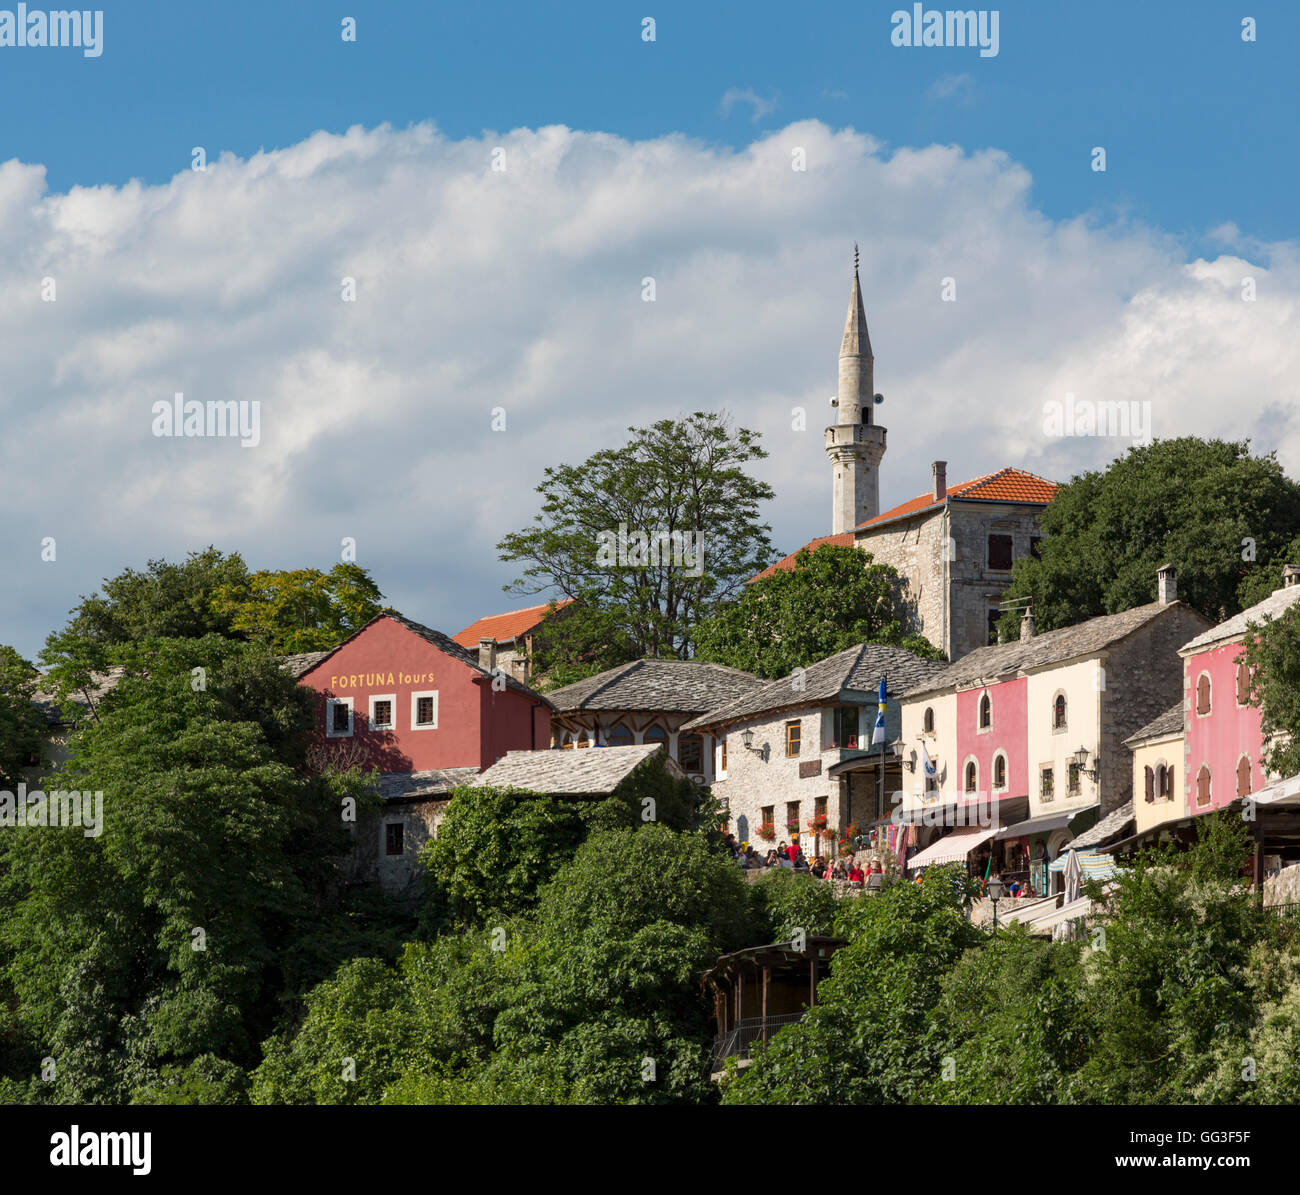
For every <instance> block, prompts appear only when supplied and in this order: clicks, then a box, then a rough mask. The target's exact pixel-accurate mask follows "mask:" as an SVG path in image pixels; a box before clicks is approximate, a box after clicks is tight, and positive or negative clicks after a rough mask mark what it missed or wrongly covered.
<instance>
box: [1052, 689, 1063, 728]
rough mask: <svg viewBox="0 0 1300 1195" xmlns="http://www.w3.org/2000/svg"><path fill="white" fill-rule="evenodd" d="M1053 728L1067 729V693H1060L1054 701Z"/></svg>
mask: <svg viewBox="0 0 1300 1195" xmlns="http://www.w3.org/2000/svg"><path fill="white" fill-rule="evenodd" d="M1052 729H1053V730H1064V729H1065V694H1064V693H1058V694H1057V695H1056V697H1055V698H1054V699H1053V701H1052Z"/></svg>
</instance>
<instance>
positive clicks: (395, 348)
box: [0, 0, 1300, 657]
mask: <svg viewBox="0 0 1300 1195" xmlns="http://www.w3.org/2000/svg"><path fill="white" fill-rule="evenodd" d="M7 4H8V0H0V25H2V24H3V13H4V11H5V10H6V5H7ZM11 7H14V6H11ZM895 7H896V6H895V5H894V4H871V3H859V4H852V5H850V4H844V5H840V4H820V5H814V6H811V7H810V6H796V5H789V4H786V5H764V4H747V5H744V6H736V7H732V6H726V7H723V6H721V5H714V4H703V3H697V4H664V5H659V4H657V3H653V0H652V2H651V3H650V4H649V5H647V6H645V7H636V8H633V7H631V6H629V5H625V4H621V3H610V2H608V0H606V2H604V3H590V4H583V3H564V4H549V5H539V4H530V5H517V4H508V3H495V4H491V5H488V4H472V5H465V6H461V7H460V9H459V11H447V9H448V8H449V6H446V5H440V4H432V3H429V4H398V3H385V4H354V3H352V2H351V0H345V4H344V6H342V7H340V8H332V7H331V6H326V5H324V4H322V3H319V2H316V0H313V2H311V3H307V2H303V3H287V2H282V3H274V2H266V0H264V2H263V3H261V4H253V3H223V4H221V5H214V4H206V3H176V2H172V3H169V4H163V3H152V2H147V0H133V2H132V3H130V4H110V5H109V6H108V7H107V8H106V10H105V30H104V51H103V54H102V56H100V57H98V58H94V59H87V58H85V57H83V56H82V54H81V53H80V51H79V50H75V49H46V48H19V47H8V46H3V45H0V111H3V113H4V120H3V122H2V123H0V322H2V323H3V326H4V328H5V335H6V343H7V344H8V345H9V346H10V349H9V350H8V351H7V352H6V353H5V354H4V355H3V356H0V427H3V428H4V433H5V434H4V435H3V436H0V476H2V477H4V478H5V479H6V481H8V482H10V484H9V486H8V487H7V489H6V498H7V501H8V502H9V512H10V517H9V518H8V519H6V520H5V521H4V522H3V524H0V555H2V556H3V558H4V559H5V560H6V561H8V562H11V565H12V567H11V568H9V569H8V571H7V574H6V585H5V586H4V587H3V589H2V590H0V642H6V643H11V644H13V645H14V646H16V647H18V648H19V649H20V650H21V651H22V652H24V654H26V655H28V656H29V657H34V656H35V655H36V653H37V652H38V651H39V649H40V644H41V642H42V641H43V639H44V637H45V635H46V634H47V633H48V632H49V631H50V630H51V629H53V628H55V627H57V626H59V625H61V624H62V622H63V620H64V617H65V612H66V611H67V610H68V609H69V608H70V607H71V606H73V605H74V604H75V602H76V600H77V597H78V595H80V594H85V593H90V592H92V591H94V590H95V589H96V588H97V587H98V586H99V583H100V581H101V579H102V578H104V577H106V576H112V575H115V574H117V573H119V572H120V571H121V570H122V569H123V568H125V567H127V566H132V567H135V568H140V567H143V566H144V564H145V562H146V561H148V560H149V559H151V558H157V557H166V558H169V559H179V558H183V557H184V555H185V553H186V552H188V551H190V550H193V549H197V548H201V547H203V546H205V545H207V544H209V543H213V544H216V545H217V546H219V547H221V548H223V549H224V550H226V551H238V552H241V553H242V554H243V555H244V556H245V558H246V559H247V560H248V562H249V563H250V565H252V566H253V567H255V568H293V567H307V566H311V567H318V568H322V569H328V568H329V567H331V566H332V565H333V564H334V563H335V562H336V561H337V559H338V557H339V550H340V543H341V541H342V540H343V539H344V538H345V537H350V538H354V539H355V540H356V541H357V544H358V562H359V563H361V564H362V565H364V566H365V567H367V568H369V569H370V570H371V571H372V573H373V574H374V576H375V577H376V579H377V580H378V581H379V583H380V585H381V586H382V588H383V589H384V592H385V593H386V595H387V596H388V598H389V600H390V601H391V603H392V604H393V605H394V606H396V607H397V608H398V609H401V610H403V611H404V612H406V613H407V614H409V615H410V616H411V617H414V618H417V619H419V620H420V621H422V622H425V623H428V624H429V625H432V626H436V627H439V628H441V629H443V630H446V631H448V632H454V631H456V630H458V629H459V628H461V627H462V626H465V625H466V624H468V623H469V622H471V621H473V620H474V619H475V618H477V617H479V616H481V615H483V614H486V613H497V612H500V611H503V610H507V609H510V608H512V607H517V606H523V605H527V604H530V602H531V601H534V600H536V599H535V598H533V599H530V598H527V597H522V596H515V595H511V594H505V593H503V592H502V589H503V586H505V585H506V584H507V583H509V582H510V581H511V580H512V579H513V577H514V576H515V573H516V570H515V569H514V567H513V566H507V565H504V564H502V563H501V562H500V561H498V560H497V558H496V552H495V544H496V543H497V542H498V541H499V540H500V539H501V537H502V536H503V535H505V534H506V533H507V532H510V531H515V530H518V529H520V528H522V527H523V526H525V525H526V524H527V523H528V522H529V520H530V519H531V517H532V515H533V513H534V511H535V510H536V496H535V494H534V487H535V486H536V485H537V483H538V481H539V480H540V478H541V472H542V469H543V468H544V467H545V466H547V465H550V464H557V463H561V462H566V463H577V462H580V461H581V460H583V459H585V458H586V457H587V456H589V455H590V454H591V453H593V452H595V451H597V450H599V449H602V448H608V447H611V446H616V445H618V444H620V443H622V442H623V441H624V439H625V437H626V429H627V427H628V425H629V424H631V425H636V426H645V425H647V424H648V423H650V422H652V421H654V420H657V419H662V418H671V417H675V416H678V415H681V414H684V413H686V412H689V411H693V410H700V409H708V410H719V409H722V410H726V411H728V412H730V413H731V414H732V415H733V416H734V418H735V419H736V421H737V422H738V423H740V424H742V425H743V426H746V427H749V428H752V429H754V430H756V431H758V432H759V433H760V434H761V435H762V437H763V443H764V444H765V446H766V447H767V449H768V451H769V453H770V455H769V457H768V459H767V460H765V461H764V462H762V463H761V465H759V466H756V472H758V473H759V474H760V475H761V476H763V477H764V479H765V480H767V481H768V482H770V483H771V484H772V485H773V487H774V488H775V490H776V493H777V500H776V501H774V502H772V503H770V504H769V506H768V509H767V510H766V511H765V516H766V518H767V519H768V520H769V521H770V523H771V525H772V528H773V539H774V542H775V544H776V546H777V547H778V548H779V549H781V550H782V551H791V550H793V549H795V548H797V547H798V546H799V545H800V544H802V543H804V542H806V541H807V540H808V539H810V538H812V537H814V536H817V535H821V534H824V533H825V532H826V531H827V530H829V527H828V523H829V518H830V472H829V466H828V464H827V461H826V458H825V454H824V440H823V431H822V428H823V427H824V424H825V421H826V420H827V419H828V418H829V407H828V405H827V399H828V396H829V395H830V393H831V392H832V390H833V388H834V385H835V375H836V354H837V352H838V347H839V343H840V336H841V330H842V328H843V323H844V313H845V307H846V304H847V299H848V289H849V280H850V261H851V251H852V250H851V247H852V244H853V242H854V241H855V240H856V241H859V242H861V244H862V261H863V290H864V294H865V297H866V307H867V315H868V320H869V322H870V327H871V338H872V344H873V348H874V350H875V354H876V372H875V379H876V384H877V386H878V387H879V388H880V390H881V391H882V392H883V393H884V395H885V396H886V403H885V405H884V407H883V408H882V409H881V410H880V411H879V412H878V416H879V419H880V422H882V423H883V424H884V425H885V426H886V427H887V428H888V435H889V448H888V452H887V453H886V456H885V459H884V461H883V463H882V466H881V473H880V497H881V502H882V505H883V506H884V507H886V508H887V507H889V506H892V505H894V504H896V503H898V502H901V501H904V500H906V499H908V498H911V497H913V496H914V495H916V494H918V493H920V492H921V491H923V490H924V489H926V488H927V487H928V486H929V484H930V462H931V461H933V460H946V461H947V462H948V477H949V480H950V482H951V483H956V482H958V481H961V480H966V479H969V478H972V477H975V476H978V475H980V474H982V473H986V472H990V471H992V470H995V469H998V468H1002V467H1004V466H1007V465H1018V466H1020V467H1023V468H1028V469H1030V470H1031V471H1033V472H1036V473H1039V474H1041V475H1043V476H1047V477H1052V478H1055V479H1058V480H1066V479H1068V478H1069V477H1070V476H1072V475H1074V474H1075V473H1077V472H1079V471H1081V470H1084V469H1093V468H1101V467H1104V466H1105V464H1106V463H1107V462H1108V461H1110V460H1112V459H1114V458H1115V457H1116V456H1118V455H1121V454H1122V453H1123V452H1124V451H1125V450H1126V448H1127V447H1128V443H1127V442H1126V441H1125V440H1124V439H1123V438H1115V437H1111V438H1100V437H1098V438H1086V437H1083V436H1071V435H1066V436H1061V435H1059V434H1057V435H1053V434H1050V433H1049V432H1047V431H1046V430H1045V422H1044V411H1045V410H1046V406H1045V404H1048V403H1054V404H1059V403H1061V402H1062V401H1063V400H1064V398H1065V396H1066V395H1073V396H1077V397H1078V398H1080V399H1083V400H1107V401H1108V400H1112V399H1118V400H1126V401H1128V402H1130V403H1138V404H1146V407H1147V408H1149V419H1148V420H1147V422H1146V426H1147V427H1148V428H1149V430H1151V431H1152V432H1153V434H1155V435H1156V436H1162V437H1167V436H1171V435H1179V434H1185V433H1188V432H1191V433H1194V434H1198V435H1202V436H1207V437H1211V436H1220V437H1231V438H1234V439H1236V438H1250V439H1251V441H1252V444H1253V445H1254V446H1255V448H1256V450H1257V451H1261V452H1267V451H1277V452H1278V454H1279V458H1280V459H1281V461H1282V463H1283V465H1284V466H1285V467H1286V468H1287V469H1288V470H1289V471H1290V472H1291V473H1292V474H1293V475H1297V476H1300V238H1297V235H1296V227H1295V195H1296V194H1297V192H1298V191H1300V178H1298V177H1297V171H1298V167H1297V163H1300V154H1298V153H1297V146H1296V138H1297V130H1296V124H1297V122H1296V112H1297V110H1298V109H1300V105H1298V104H1297V102H1296V83H1295V79H1296V76H1297V73H1298V72H1297V69H1296V66H1295V49H1296V47H1297V46H1298V45H1300V4H1295V3H1291V4H1286V5H1282V4H1276V3H1270V4H1267V5H1256V4H1254V3H1251V4H1250V5H1248V6H1247V7H1246V11H1245V12H1243V11H1242V10H1241V9H1233V10H1231V11H1230V10H1229V8H1228V6H1226V5H1223V4H1211V3H1184V4H1178V5H1174V4H1153V3H1146V4H1136V5H1131V6H1130V5H1125V4H1119V3H1109V2H1106V3H1095V4H1087V5H1085V4H1064V3H1057V2H1050V3H1049V2H1046V0H1044V2H1042V3H1021V2H1019V0H1016V2H1013V3H1007V4H1003V5H1001V6H1000V7H999V9H998V13H999V53H998V54H997V56H996V57H988V58H983V57H981V56H980V55H979V53H978V51H977V50H975V49H966V48H939V47H928V48H901V47H896V46H894V45H892V44H891V41H890V33H891V28H892V26H891V21H890V17H891V14H892V13H893V12H894V11H895ZM647 15H650V16H653V17H654V18H655V21H656V40H655V41H654V42H653V43H647V42H645V41H643V40H642V33H641V31H642V18H643V17H644V16H647ZM1243 15H1250V16H1253V17H1254V18H1255V19H1256V21H1257V34H1258V40H1257V41H1255V42H1254V43H1245V42H1243V41H1242V39H1241V19H1242V17H1243ZM344 16H353V17H355V18H356V20H357V29H358V40H357V42H356V43H355V44H350V43H344V42H343V41H342V39H341V38H340V20H341V18H342V17H344ZM728 96H730V97H731V98H730V100H728V98H727V97H728ZM194 146H202V147H203V148H204V150H205V152H206V154H207V157H208V160H209V162H210V166H209V169H208V170H207V171H206V172H204V173H198V172H195V171H192V170H191V169H190V164H191V150H192V148H193V147H194ZM1094 146H1103V147H1104V148H1105V150H1106V153H1107V170H1106V172H1105V173H1104V174H1103V173H1096V172H1094V171H1093V170H1092V169H1091V152H1092V149H1093V147H1094ZM497 147H503V148H504V149H505V151H506V157H507V159H508V163H509V166H508V169H507V170H506V171H503V172H500V173H498V172H496V171H494V170H493V169H492V167H491V166H490V164H489V163H490V161H491V159H492V156H493V153H494V151H495V149H496V148H497ZM796 149H798V150H800V151H806V153H807V158H808V169H807V171H806V172H802V173H795V172H793V171H792V169H791V163H792V157H791V155H792V152H793V151H795V150H796ZM133 180H137V181H133ZM647 276H651V277H655V278H656V279H657V283H658V289H657V299H656V301H655V302H654V303H647V302H645V301H644V291H643V286H642V280H643V279H644V278H646V277H647ZM345 277H346V278H351V279H354V280H355V284H356V286H355V292H356V301H355V302H349V301H342V300H341V293H342V292H341V285H340V284H341V280H342V279H343V278H345ZM948 278H952V279H955V280H956V292H955V293H956V301H953V302H949V301H947V300H945V299H942V298H941V280H944V279H948ZM1247 282H1249V291H1250V297H1249V299H1247V298H1246V294H1245V291H1246V284H1247ZM47 283H48V284H50V285H52V286H54V287H55V290H56V291H57V298H56V297H55V294H54V292H53V291H51V292H50V293H49V294H48V295H47V294H46V289H47ZM15 346H18V347H17V348H15ZM178 391H181V392H184V393H185V394H186V395H187V396H190V397H193V398H196V399H198V400H200V401H203V400H212V399H216V400H230V399H238V400H241V401H245V400H246V401H250V402H251V401H257V402H259V403H260V404H261V439H260V443H259V445H258V446H257V447H256V448H250V449H245V448H243V447H241V446H240V445H239V444H238V443H235V442H233V441H229V440H225V441H222V440H214V439H209V440H168V439H161V438H156V437H155V436H154V435H152V434H151V430H150V429H151V422H152V407H153V404H154V403H155V402H157V401H159V400H165V401H170V400H171V398H172V395H173V394H174V393H176V392H178ZM498 406H500V407H502V408H503V409H505V410H506V411H507V412H508V427H503V428H502V429H500V430H493V429H492V423H491V420H492V414H491V413H492V412H493V411H494V410H495V409H496V408H497V407H498ZM796 411H805V412H806V420H803V419H800V420H796V419H794V418H793V415H794V413H795V412H796ZM34 461H36V462H40V464H41V468H40V470H39V473H38V474H37V475H33V471H32V463H33V462H34ZM13 479H23V480H22V481H21V482H20V483H19V484H16V485H15V484H13ZM46 538H49V539H52V540H55V541H57V545H58V551H57V559H56V560H49V561H47V560H43V559H42V556H41V544H42V542H43V541H44V540H45V539H46Z"/></svg>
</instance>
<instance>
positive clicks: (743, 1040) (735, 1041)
mask: <svg viewBox="0 0 1300 1195" xmlns="http://www.w3.org/2000/svg"><path fill="white" fill-rule="evenodd" d="M802 1019H803V1013H802V1012H789V1013H780V1014H778V1015H776V1016H770V1017H766V1018H764V1017H746V1018H745V1019H744V1020H743V1021H737V1022H736V1024H735V1025H733V1026H732V1027H731V1029H730V1030H728V1031H727V1032H726V1033H725V1034H723V1035H722V1036H721V1037H715V1038H714V1039H713V1066H714V1069H715V1070H716V1069H717V1068H719V1067H721V1066H722V1064H723V1062H724V1061H725V1060H726V1059H728V1058H748V1057H749V1055H750V1051H751V1050H752V1049H753V1046H754V1043H755V1042H756V1041H759V1040H760V1039H761V1038H762V1037H763V1028H764V1026H766V1027H767V1036H768V1037H771V1036H772V1035H773V1034H774V1033H775V1032H776V1031H777V1030H778V1029H780V1028H782V1027H783V1026H785V1025H793V1024H794V1023H795V1022H796V1021H799V1020H802Z"/></svg>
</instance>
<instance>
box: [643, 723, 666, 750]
mask: <svg viewBox="0 0 1300 1195" xmlns="http://www.w3.org/2000/svg"><path fill="white" fill-rule="evenodd" d="M645 741H646V742H647V743H663V745H664V746H665V747H666V746H667V745H668V732H667V731H666V730H665V729H664V728H663V727H662V726H652V727H650V729H649V730H647V731H646V732H645Z"/></svg>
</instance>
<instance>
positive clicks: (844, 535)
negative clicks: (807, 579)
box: [746, 531, 853, 584]
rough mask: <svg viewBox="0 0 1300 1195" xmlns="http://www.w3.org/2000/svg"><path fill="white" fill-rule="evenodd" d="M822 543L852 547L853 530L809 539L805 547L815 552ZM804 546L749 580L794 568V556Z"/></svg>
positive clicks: (759, 578)
mask: <svg viewBox="0 0 1300 1195" xmlns="http://www.w3.org/2000/svg"><path fill="white" fill-rule="evenodd" d="M822 544H835V545H836V546H837V547H841V548H851V547H853V532H852V531H841V532H840V534H839V535H823V536H820V537H819V538H817V539H812V540H809V541H808V542H807V543H806V544H804V546H803V548H807V549H808V551H810V552H815V551H816V550H817V549H818V548H820V547H821V546H822ZM803 548H800V549H799V551H798V552H791V553H790V555H789V556H787V557H786V558H785V559H784V560H778V561H777V562H776V563H775V564H769V565H768V566H767V568H765V569H764V570H763V571H762V572H761V573H756V574H755V575H754V576H752V577H750V578H749V580H750V581H761V580H762V579H763V578H764V577H770V576H771V575H772V574H773V573H774V572H776V571H777V569H787V568H794V558H795V557H796V556H798V555H799V552H802V551H803ZM748 583H749V582H746V584H748Z"/></svg>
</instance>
